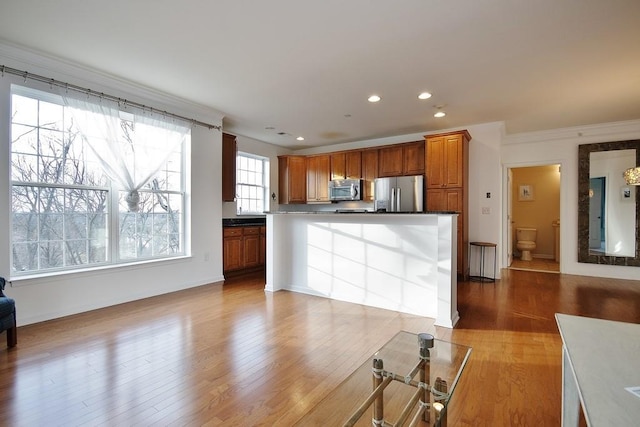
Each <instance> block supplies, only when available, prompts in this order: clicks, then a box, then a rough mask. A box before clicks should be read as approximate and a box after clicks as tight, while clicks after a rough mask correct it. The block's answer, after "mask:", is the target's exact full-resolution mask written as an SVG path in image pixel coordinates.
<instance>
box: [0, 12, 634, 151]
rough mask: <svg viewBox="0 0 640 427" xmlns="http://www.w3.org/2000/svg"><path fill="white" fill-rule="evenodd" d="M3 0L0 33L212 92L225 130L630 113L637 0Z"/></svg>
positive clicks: (273, 135)
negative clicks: (373, 100) (422, 94)
mask: <svg viewBox="0 0 640 427" xmlns="http://www.w3.org/2000/svg"><path fill="white" fill-rule="evenodd" d="M2 3H3V4H2V6H1V10H2V13H0V41H4V42H7V43H10V44H15V45H18V46H22V47H26V48H29V49H33V50H37V51H42V52H46V53H47V54H50V55H53V56H55V57H58V58H61V59H65V60H68V61H72V62H75V63H78V64H81V65H84V66H88V67H92V68H95V69H99V70H101V71H103V72H106V73H108V74H111V75H113V76H117V77H120V78H124V79H127V80H129V81H132V82H136V83H139V84H142V85H144V86H147V87H150V88H153V89H156V90H160V91H162V92H165V93H168V94H171V95H176V96H179V97H181V98H184V99H186V100H189V101H192V102H195V103H198V104H201V105H204V106H208V107H211V108H213V109H216V110H218V111H220V112H222V113H223V114H224V115H225V118H224V121H223V123H224V128H225V131H227V132H230V133H234V134H238V135H244V136H247V137H250V138H254V139H258V140H260V141H264V142H269V143H272V144H277V145H281V146H285V147H289V148H307V147H314V146H321V145H330V144H337V143H342V142H351V141H359V140H366V139H373V138H381V137H386V136H394V135H403V134H409V133H417V132H432V131H437V130H440V129H449V128H457V127H462V126H469V125H473V124H479V123H488V122H496V121H504V123H505V127H506V131H507V133H508V134H513V133H523V132H532V131H539V130H546V129H556V128H563V127H572V126H581V125H589V124H596V123H606V122H615V121H624V120H632V119H640V54H639V50H638V49H639V48H640V46H639V42H640V24H639V20H640V1H638V0H608V1H606V0H562V1H558V0H535V1H526V0H519V1H514V0H456V1H443V0H401V1H389V0H349V1H344V0H323V1H315V2H307V1H300V0H270V1H253V2H246V1H238V0H216V1H207V0H182V1H175V0H137V1H131V0H109V1H102V2H99V1H86V0H57V1H55V2H48V1H47V2H43V1H38V0H21V1H3V2H2ZM0 65H1V64H0ZM26 71H29V70H26ZM422 91H428V92H431V93H432V94H433V96H432V97H431V98H430V99H428V100H419V99H417V95H418V94H419V93H420V92H422ZM371 94H377V95H379V96H380V97H381V98H382V100H381V101H380V102H378V103H375V104H373V103H369V102H367V98H368V97H369V95H371ZM438 107H441V109H442V110H443V111H445V112H446V113H447V115H446V116H445V117H443V118H440V119H437V118H434V117H433V114H434V113H435V112H436V111H437V109H438ZM297 136H303V137H304V138H305V141H302V142H300V141H297V140H296V137H297Z"/></svg>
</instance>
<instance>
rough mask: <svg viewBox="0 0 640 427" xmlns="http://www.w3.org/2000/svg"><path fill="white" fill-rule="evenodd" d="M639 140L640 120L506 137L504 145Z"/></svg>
mask: <svg viewBox="0 0 640 427" xmlns="http://www.w3.org/2000/svg"><path fill="white" fill-rule="evenodd" d="M637 138H640V120H627V121H621V122H611V123H600V124H595V125H586V126H574V127H568V128H562V129H551V130H544V131H538V132H528V133H518V134H512V135H505V138H504V139H503V145H512V144H527V143H535V142H541V141H545V142H563V141H566V142H575V141H576V140H581V141H584V143H585V144H586V143H592V142H601V141H603V140H607V141H623V140H626V139H637Z"/></svg>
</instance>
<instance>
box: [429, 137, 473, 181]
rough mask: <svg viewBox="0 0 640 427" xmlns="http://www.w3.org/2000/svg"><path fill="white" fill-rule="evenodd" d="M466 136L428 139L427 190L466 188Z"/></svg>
mask: <svg viewBox="0 0 640 427" xmlns="http://www.w3.org/2000/svg"><path fill="white" fill-rule="evenodd" d="M463 139H464V135H462V134H458V135H445V136H439V137H434V138H427V143H426V145H427V148H426V164H427V167H426V169H427V188H446V187H463V186H464V168H465V165H464V161H463V159H464V147H465V146H464V141H463Z"/></svg>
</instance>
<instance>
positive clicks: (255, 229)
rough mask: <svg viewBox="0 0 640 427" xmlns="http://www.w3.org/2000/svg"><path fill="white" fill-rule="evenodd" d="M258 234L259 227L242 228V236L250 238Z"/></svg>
mask: <svg viewBox="0 0 640 427" xmlns="http://www.w3.org/2000/svg"><path fill="white" fill-rule="evenodd" d="M254 234H255V235H258V234H260V227H244V235H245V236H252V235H254Z"/></svg>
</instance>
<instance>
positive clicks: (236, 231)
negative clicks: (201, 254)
mask: <svg viewBox="0 0 640 427" xmlns="http://www.w3.org/2000/svg"><path fill="white" fill-rule="evenodd" d="M223 235H224V238H223V247H222V258H223V262H222V269H223V271H225V272H226V271H233V270H239V269H241V268H243V248H244V244H243V242H242V227H225V228H224V229H223Z"/></svg>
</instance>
